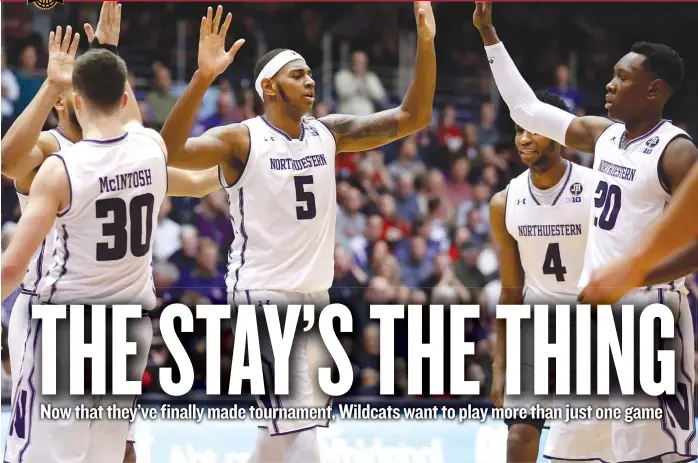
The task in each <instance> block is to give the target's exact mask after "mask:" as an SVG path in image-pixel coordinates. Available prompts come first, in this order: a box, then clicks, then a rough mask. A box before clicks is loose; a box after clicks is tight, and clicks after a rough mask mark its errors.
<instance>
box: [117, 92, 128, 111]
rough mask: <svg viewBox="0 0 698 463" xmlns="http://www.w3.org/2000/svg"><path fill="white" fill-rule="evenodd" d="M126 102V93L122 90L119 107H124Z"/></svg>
mask: <svg viewBox="0 0 698 463" xmlns="http://www.w3.org/2000/svg"><path fill="white" fill-rule="evenodd" d="M127 104H128V93H126V92H124V93H123V95H121V104H120V106H119V109H124V108H125V107H126V105H127Z"/></svg>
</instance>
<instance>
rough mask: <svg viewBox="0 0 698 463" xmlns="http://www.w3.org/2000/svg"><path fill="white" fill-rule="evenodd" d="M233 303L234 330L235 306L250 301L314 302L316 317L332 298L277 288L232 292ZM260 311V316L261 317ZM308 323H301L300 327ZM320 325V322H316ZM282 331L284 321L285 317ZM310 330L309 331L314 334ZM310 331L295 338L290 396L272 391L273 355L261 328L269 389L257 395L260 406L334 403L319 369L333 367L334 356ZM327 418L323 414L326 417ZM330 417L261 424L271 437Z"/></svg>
mask: <svg viewBox="0 0 698 463" xmlns="http://www.w3.org/2000/svg"><path fill="white" fill-rule="evenodd" d="M228 298H229V301H230V304H231V305H232V306H233V321H232V322H233V329H235V323H236V321H235V320H236V315H237V311H236V310H235V308H236V306H238V305H244V304H250V305H254V306H257V307H262V306H263V305H264V304H267V305H268V304H276V305H277V306H278V307H279V308H280V309H281V308H282V307H283V308H285V307H286V306H287V305H289V304H311V305H314V306H315V311H316V312H315V313H316V317H315V318H316V320H317V317H318V315H319V312H320V310H322V309H323V308H325V307H327V306H328V305H329V301H330V297H329V294H328V293H327V291H321V292H317V293H309V294H301V293H284V292H278V291H236V292H234V293H230V294H229V296H228ZM260 315H261V316H262V317H263V314H261V313H260V312H258V314H257V318H258V319H260ZM302 317H303V315H302V312H301V316H300V317H299V321H298V324H299V326H301V325H300V324H301V323H304V322H303V318H302ZM303 326H305V325H302V326H301V328H302V327H303ZM315 326H317V325H315ZM281 327H282V330H283V327H284V322H283V319H282V322H281ZM315 332H316V330H311V331H310V332H309V333H315ZM309 333H304V332H302V330H301V332H299V333H297V334H296V336H295V338H294V340H293V346H292V348H291V357H290V359H289V375H290V378H289V392H290V394H289V395H285V396H278V395H276V394H274V392H273V384H274V382H273V379H272V378H274V374H275V373H274V372H275V369H274V354H273V350H272V348H271V344H270V342H269V339H268V336H265V335H264V333H262V332H261V331H260V339H259V342H260V350H261V354H262V370H263V373H264V383H265V388H266V390H267V393H266V395H264V396H256V397H255V398H256V400H257V403H258V405H259V406H260V407H264V408H271V409H280V408H299V409H300V408H326V407H331V406H332V398H331V397H330V396H328V395H327V394H325V393H324V392H323V391H322V389H320V386H319V383H318V380H317V372H318V368H319V367H321V366H328V367H329V366H331V357H330V356H329V354H328V353H327V351H326V349H325V347H324V344H323V343H322V340H320V339H319V336H315V335H309ZM323 418H324V417H323ZM329 422H330V419H329V418H328V419H318V420H284V419H271V420H267V421H265V422H263V423H262V424H260V427H266V428H267V429H268V430H269V434H270V435H272V436H275V435H283V434H290V433H293V432H299V431H303V430H306V429H312V428H315V427H317V426H321V427H328V426H329Z"/></svg>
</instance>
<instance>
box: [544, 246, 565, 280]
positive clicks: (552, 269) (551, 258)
mask: <svg viewBox="0 0 698 463" xmlns="http://www.w3.org/2000/svg"><path fill="white" fill-rule="evenodd" d="M566 273H567V267H563V266H562V258H561V257H560V244H559V243H550V244H549V245H548V250H547V251H546V252H545V259H544V260H543V275H555V279H556V280H557V281H565V274H566Z"/></svg>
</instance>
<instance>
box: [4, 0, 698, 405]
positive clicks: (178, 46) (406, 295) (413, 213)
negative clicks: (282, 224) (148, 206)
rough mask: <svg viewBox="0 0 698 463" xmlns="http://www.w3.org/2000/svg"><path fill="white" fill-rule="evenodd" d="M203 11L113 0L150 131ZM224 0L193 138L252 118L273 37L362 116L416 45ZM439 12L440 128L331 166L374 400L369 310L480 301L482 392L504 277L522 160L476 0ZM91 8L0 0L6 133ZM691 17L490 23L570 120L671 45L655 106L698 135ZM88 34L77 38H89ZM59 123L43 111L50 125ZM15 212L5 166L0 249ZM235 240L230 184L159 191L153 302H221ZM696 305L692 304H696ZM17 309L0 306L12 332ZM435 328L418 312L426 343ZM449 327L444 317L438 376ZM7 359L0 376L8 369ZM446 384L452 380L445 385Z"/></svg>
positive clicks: (345, 280) (471, 329)
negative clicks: (173, 193)
mask: <svg viewBox="0 0 698 463" xmlns="http://www.w3.org/2000/svg"><path fill="white" fill-rule="evenodd" d="M206 6H207V5H205V4H187V3H158V4H147V3H127V4H124V6H123V13H122V26H121V37H120V41H119V53H120V55H121V56H122V57H123V58H124V59H125V61H126V63H127V64H128V66H129V70H130V75H129V78H130V82H131V85H132V86H133V88H134V91H135V94H136V96H137V99H138V101H139V105H140V109H141V114H142V116H143V121H144V123H145V125H147V126H148V127H152V128H155V129H159V128H160V127H161V126H162V124H163V122H164V121H165V119H166V118H167V115H168V113H169V111H170V110H171V109H172V107H173V105H174V104H175V102H176V101H177V98H178V96H179V95H181V93H182V91H183V88H184V87H185V86H186V84H187V82H188V80H189V78H190V77H191V75H192V73H193V72H194V70H195V67H196V53H197V45H198V42H197V41H198V28H199V20H200V17H201V16H202V15H203V14H204V11H205V8H206ZM225 9H226V10H227V11H232V13H233V15H234V16H233V24H232V26H231V27H230V32H229V34H228V35H229V41H230V43H232V41H233V40H235V39H237V38H245V39H246V41H247V42H246V44H245V45H244V46H243V48H242V49H241V51H240V52H239V53H238V56H237V58H236V61H235V63H234V64H233V65H232V66H231V67H230V69H229V70H228V71H227V72H226V73H225V74H224V75H223V76H222V77H221V78H220V79H219V80H218V81H217V82H216V84H215V86H214V87H212V88H211V89H210V91H209V92H208V94H207V96H206V98H205V101H204V104H202V106H201V109H200V113H199V115H198V121H197V123H196V125H195V127H194V129H193V131H192V136H194V135H199V134H201V133H203V132H204V131H205V130H207V129H209V128H211V127H215V126H219V125H225V124H230V123H235V122H240V121H242V120H244V119H247V118H250V117H254V116H255V115H257V114H260V113H261V112H262V110H263V108H262V102H261V101H260V100H259V98H258V97H257V95H256V94H255V93H254V91H253V88H252V87H253V85H252V70H253V67H254V64H255V62H256V60H257V59H258V58H259V57H260V56H261V55H262V54H263V53H264V52H266V51H268V50H271V49H273V48H293V49H295V50H296V51H298V52H300V53H301V54H302V55H304V57H305V58H306V60H307V61H308V64H309V65H310V66H311V67H312V68H313V74H314V78H315V79H316V86H317V94H318V96H319V97H318V98H316V100H321V101H317V102H316V106H315V109H314V112H313V116H315V117H321V116H323V115H326V114H328V113H332V112H341V113H348V114H356V115H364V114H369V113H372V112H374V111H378V110H381V109H384V108H387V107H393V106H395V105H397V104H399V102H400V100H401V98H402V95H403V93H404V91H405V89H406V85H407V84H409V80H410V78H411V73H412V69H411V64H413V62H414V42H415V35H414V34H415V27H414V16H413V12H412V8H411V6H408V5H402V4H393V3H381V4H371V3H358V4H351V3H346V4H344V3H332V4H322V3H300V4H299V3H278V4H275V3H243V4H226V5H225ZM434 9H435V14H436V20H437V29H438V32H437V41H436V48H437V60H438V76H439V77H438V84H437V97H436V101H435V108H434V116H433V121H432V124H431V125H430V126H429V127H428V128H427V129H425V130H423V131H421V132H420V133H418V134H416V135H414V136H411V137H408V138H406V139H404V140H401V141H399V142H396V143H393V144H391V145H388V146H385V147H383V148H381V149H380V150H373V151H369V152H365V153H345V154H342V155H339V156H338V159H337V202H338V206H339V207H338V216H337V237H336V238H337V247H336V251H335V278H334V284H333V286H332V288H331V289H330V295H331V299H332V301H333V302H340V303H344V304H346V305H347V306H348V307H349V308H351V310H352V312H353V314H354V335H353V336H351V337H350V338H346V339H344V340H343V341H344V345H345V347H346V349H347V352H348V353H349V354H350V357H351V359H352V362H353V364H354V371H355V381H354V387H353V388H352V391H351V393H352V394H355V395H374V394H375V395H377V393H378V385H379V362H378V354H379V330H378V325H377V324H376V323H374V322H372V320H370V318H369V315H368V314H369V311H368V306H369V305H370V304H374V303H391V302H399V303H413V304H428V303H438V304H453V303H476V304H482V307H483V308H487V310H483V311H482V317H481V318H480V319H479V320H477V321H475V322H473V323H470V324H469V325H468V327H467V333H468V336H469V339H470V340H472V341H474V342H475V343H476V350H475V356H473V357H469V359H468V361H467V366H466V374H467V376H468V379H471V380H477V381H479V382H480V383H481V384H482V388H481V391H482V396H483V397H486V396H487V395H488V394H489V389H490V382H491V356H492V352H493V340H494V329H493V327H494V325H493V320H492V316H491V315H492V310H493V308H494V306H495V305H496V303H497V300H498V297H499V290H500V286H501V285H500V282H499V277H498V275H499V268H498V262H497V249H496V245H495V244H494V241H493V239H492V237H491V235H490V226H489V214H488V212H489V205H488V203H489V200H490V198H491V197H492V195H493V194H494V193H496V192H498V191H500V190H501V189H503V188H505V187H506V185H507V183H508V182H509V181H510V180H511V179H512V178H513V177H515V176H516V175H518V174H519V173H521V172H523V171H524V170H525V168H524V166H523V165H522V164H521V163H520V162H519V160H518V155H517V153H516V150H515V148H514V143H513V142H514V132H513V125H512V122H511V121H510V119H509V117H508V113H507V108H506V106H505V105H503V103H502V102H501V100H500V98H499V96H498V94H497V93H496V89H495V87H494V84H493V81H492V79H491V74H490V71H489V67H488V64H487V62H486V59H485V54H484V52H483V48H482V43H481V40H480V38H479V35H478V33H477V31H476V30H475V29H474V28H473V26H472V23H471V18H472V4H468V3H465V4H463V3H461V4H453V3H440V4H435V5H434ZM660 10H661V14H658V13H659V12H660ZM98 12H99V4H97V3H68V4H65V5H59V6H58V7H56V8H54V9H52V10H50V11H48V12H41V11H39V10H38V9H36V8H34V7H32V6H27V5H24V4H21V3H4V4H3V8H2V24H3V28H2V34H3V35H2V46H3V49H2V131H3V134H4V133H5V131H6V130H7V128H8V127H9V125H10V124H11V123H12V121H13V120H14V118H16V117H17V115H18V114H19V113H21V112H22V111H23V110H24V108H25V107H26V106H27V105H28V103H29V102H30V101H31V99H32V98H33V97H34V95H35V94H36V92H37V90H38V89H39V87H40V86H41V84H42V82H43V80H44V77H45V69H46V63H47V53H46V47H45V43H46V40H47V37H48V33H49V31H50V30H51V29H52V28H55V27H56V26H57V25H63V26H65V25H72V26H73V28H74V29H78V30H80V31H81V32H82V25H83V24H84V23H85V22H90V23H91V24H93V25H96V22H97V15H98ZM696 20H698V10H696V9H695V8H694V7H692V6H691V5H689V4H680V3H668V4H667V3H663V4H661V5H660V4H657V3H654V4H646V3H638V4H633V5H632V9H630V8H628V7H627V5H624V4H608V3H593V4H580V3H575V4H569V3H565V4H549V3H546V4H538V3H536V4H532V3H526V4H519V3H507V4H501V5H500V4H497V5H496V6H495V21H494V23H495V26H496V27H497V30H498V33H499V35H500V37H501V38H502V40H503V42H504V43H505V44H506V45H507V48H508V50H509V52H510V53H511V54H512V56H513V58H514V59H515V61H516V63H517V64H518V66H519V69H520V70H521V72H522V74H523V75H524V76H525V78H526V79H527V81H528V82H529V83H530V84H531V86H532V87H533V88H535V89H548V90H550V91H551V92H553V93H556V94H558V95H560V96H561V97H563V99H564V100H565V101H566V102H567V104H568V106H569V107H570V110H571V111H573V112H574V113H576V114H578V115H583V114H603V111H604V110H603V102H604V99H603V96H604V93H605V89H604V87H605V84H606V83H607V82H608V80H610V78H611V77H612V73H613V65H614V63H615V62H616V60H617V59H619V58H620V57H621V56H622V55H623V54H624V53H626V51H627V50H628V48H629V47H630V45H631V44H632V43H633V42H635V41H638V40H650V41H661V42H664V43H666V44H668V45H670V46H672V47H673V48H675V49H676V50H677V51H679V52H680V53H681V55H682V56H683V58H684V61H685V66H686V76H687V78H686V79H685V81H684V84H683V88H682V89H681V90H680V91H679V93H678V94H677V95H676V96H674V97H673V99H672V101H671V103H670V105H669V107H668V110H667V113H666V114H665V117H667V118H669V119H672V120H673V121H674V122H675V123H677V124H679V125H680V126H682V127H684V128H686V129H687V130H688V132H689V133H692V134H693V135H694V136H696V135H698V98H697V97H698V79H695V76H696V71H697V68H698V55H696V53H695V49H694V46H695V43H696V40H695V38H696V37H695V36H693V34H694V33H695V29H694V25H695V23H696ZM83 35H84V34H83ZM684 35H686V36H693V39H690V38H687V37H683V36H684ZM82 42H83V43H82V44H81V49H84V48H86V43H85V42H86V40H84V39H83V40H82ZM320 96H321V97H322V98H320ZM55 123H56V120H55V118H54V117H50V118H49V120H48V121H47V123H46V128H50V127H52V126H53V125H55ZM564 155H565V157H567V158H568V159H570V160H571V161H573V162H576V163H580V164H584V165H589V162H590V160H591V158H590V157H589V156H588V155H585V154H582V153H577V152H574V151H571V150H567V149H566V150H565V151H564ZM19 216H20V210H19V205H18V202H17V197H16V195H15V194H14V190H13V185H12V182H11V181H9V180H8V179H6V178H4V177H3V178H2V245H3V249H4V248H5V247H6V246H7V243H8V242H9V241H10V240H11V237H12V233H13V228H14V226H15V223H16V222H17V220H18V218H19ZM232 239H233V229H232V227H231V223H230V221H229V218H228V206H227V200H226V193H225V191H223V190H219V191H217V192H215V193H212V194H210V195H208V196H207V197H205V198H203V199H201V200H198V199H193V198H172V199H171V198H167V199H166V201H165V203H164V204H163V207H162V209H161V214H160V219H159V222H158V224H157V231H156V238H155V248H154V266H153V269H154V277H155V284H156V287H157V294H158V298H159V299H158V301H159V303H160V305H161V307H164V306H166V305H168V304H170V303H173V302H182V303H184V304H186V305H188V306H190V307H193V306H195V305H197V304H203V303H226V292H225V282H224V275H225V273H226V268H225V267H226V264H227V250H228V246H229V245H230V243H231V241H232ZM688 280H689V287H690V288H691V291H696V290H695V287H696V279H695V276H692V277H690V278H689V279H688ZM692 303H693V307H694V310H695V297H693V299H692ZM9 310H10V308H9V307H3V325H4V326H7V316H8V314H9ZM447 318H448V317H447ZM154 320H155V329H156V335H155V338H154V342H153V346H152V350H151V359H150V363H151V366H150V368H149V370H148V375H147V378H146V383H147V388H146V391H147V392H158V381H153V379H155V378H154V376H155V375H156V374H157V369H156V368H153V367H158V366H166V365H171V364H173V362H172V358H171V356H170V354H169V352H168V351H167V348H166V347H165V346H164V344H163V343H162V338H161V337H160V336H159V335H158V328H157V312H155V313H154ZM428 330H429V316H428V313H426V314H425V315H424V331H425V336H426V337H425V340H426V339H428V335H426V333H428ZM4 331H5V332H6V330H4ZM204 333H205V325H204V324H197V325H196V326H195V330H194V332H193V333H182V334H181V339H182V342H183V343H184V344H185V346H186V347H187V349H188V351H189V352H190V353H191V356H192V359H193V361H194V363H195V371H196V384H195V387H196V388H198V389H202V388H203V387H204V377H205V370H204V366H205V351H206V343H205V337H204ZM448 333H449V328H448V326H446V328H445V330H444V336H445V344H444V345H445V348H444V355H445V361H446V363H445V365H446V368H445V369H446V375H447V376H448V370H449V368H448V365H449V363H448V362H449V357H448ZM406 336H407V329H406V326H405V325H400V324H398V327H397V330H396V351H395V352H396V357H397V361H396V364H395V382H396V386H397V387H396V390H397V394H398V395H406V387H407V376H406V358H407V340H406V339H407V338H406ZM232 345H233V343H232V334H231V332H230V329H228V328H225V329H224V333H223V336H222V346H221V357H222V359H223V368H224V369H225V368H226V362H227V367H229V361H230V355H231V351H232ZM5 352H6V349H4V350H3V354H4V353H5ZM3 365H4V366H5V370H6V369H7V368H8V367H7V366H6V365H7V362H3ZM5 370H4V371H3V373H4V374H6V371H5ZM426 371H428V370H426ZM222 377H223V378H227V377H229V374H223V375H222ZM445 384H446V385H447V387H448V381H446V383H445ZM226 389H227V388H226ZM4 390H8V389H6V388H4ZM425 392H426V390H425ZM445 395H449V394H448V391H447V393H446V394H445Z"/></svg>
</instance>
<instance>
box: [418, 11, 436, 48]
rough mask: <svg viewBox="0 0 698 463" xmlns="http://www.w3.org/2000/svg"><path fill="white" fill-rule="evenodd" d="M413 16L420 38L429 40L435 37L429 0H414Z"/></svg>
mask: <svg viewBox="0 0 698 463" xmlns="http://www.w3.org/2000/svg"><path fill="white" fill-rule="evenodd" d="M414 16H415V19H416V20H417V32H418V33H419V37H420V38H422V39H427V40H430V39H433V38H434V37H436V20H434V10H432V9H431V2H414Z"/></svg>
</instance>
